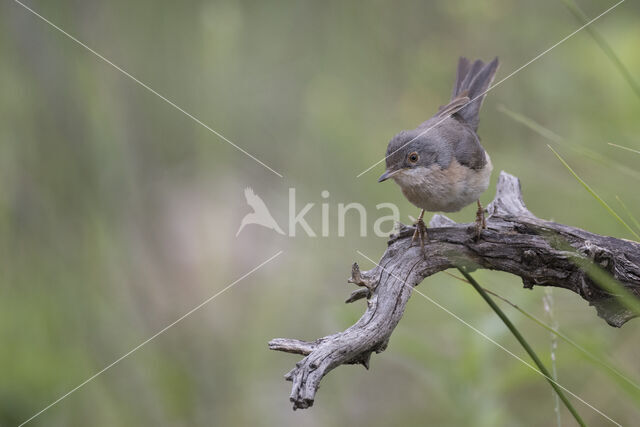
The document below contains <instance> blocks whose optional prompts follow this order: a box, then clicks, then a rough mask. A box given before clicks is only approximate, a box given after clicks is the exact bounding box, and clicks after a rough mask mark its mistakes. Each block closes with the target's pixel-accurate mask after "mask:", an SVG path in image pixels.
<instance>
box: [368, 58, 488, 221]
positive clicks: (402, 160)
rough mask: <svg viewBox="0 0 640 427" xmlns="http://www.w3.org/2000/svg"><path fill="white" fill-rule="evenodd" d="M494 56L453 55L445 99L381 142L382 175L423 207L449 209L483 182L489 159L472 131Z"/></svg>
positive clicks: (476, 193)
mask: <svg viewBox="0 0 640 427" xmlns="http://www.w3.org/2000/svg"><path fill="white" fill-rule="evenodd" d="M497 68H498V59H497V58H495V59H494V60H493V61H491V62H489V63H484V62H483V61H481V60H477V61H474V62H473V63H472V62H470V61H469V60H468V59H466V58H460V60H459V61H458V71H457V76H456V80H455V83H454V86H453V92H452V96H451V101H450V102H449V103H448V104H446V105H444V106H442V107H440V109H439V111H438V112H437V113H436V114H435V115H434V116H432V117H431V118H430V119H428V120H427V121H425V122H424V123H422V124H420V125H419V126H418V127H417V128H416V129H413V130H405V131H402V132H400V133H398V134H397V135H395V136H394V137H393V138H392V139H391V141H390V142H389V145H388V146H387V156H386V166H387V171H386V172H385V173H384V174H383V175H382V176H381V177H380V179H379V181H384V180H386V179H388V178H393V180H394V181H395V182H396V183H397V184H398V185H400V187H401V188H402V192H403V194H404V195H405V196H406V197H407V199H409V201H411V202H412V203H413V204H415V205H416V206H418V207H420V208H422V209H424V210H428V211H446V212H452V211H456V210H459V209H461V208H462V207H464V206H466V205H467V204H469V203H471V202H473V201H474V200H476V199H477V198H478V197H479V196H480V194H482V192H484V191H485V190H486V188H487V186H488V185H489V177H490V175H491V169H492V165H491V162H490V159H489V156H488V155H487V154H486V152H485V150H484V148H483V147H482V145H480V139H479V138H478V135H477V134H476V130H477V128H478V115H479V112H480V106H481V104H482V101H483V100H484V96H485V92H486V91H487V89H488V88H489V86H490V85H491V82H492V80H493V78H494V76H495V73H496V70H497Z"/></svg>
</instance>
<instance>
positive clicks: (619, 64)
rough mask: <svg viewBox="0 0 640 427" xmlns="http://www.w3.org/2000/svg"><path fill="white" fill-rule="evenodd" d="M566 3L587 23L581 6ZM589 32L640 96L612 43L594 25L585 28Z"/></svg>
mask: <svg viewBox="0 0 640 427" xmlns="http://www.w3.org/2000/svg"><path fill="white" fill-rule="evenodd" d="M562 2H563V3H564V5H565V6H566V7H567V9H569V11H570V12H571V13H572V14H573V16H575V17H576V19H577V20H578V22H580V23H581V24H586V23H587V22H588V21H589V18H588V17H587V15H585V13H584V12H583V11H582V9H580V7H579V6H578V5H577V4H576V3H575V2H574V1H573V0H562ZM585 30H586V31H587V33H589V35H590V36H591V37H592V38H593V40H595V42H596V43H597V44H598V46H600V49H602V51H603V52H604V54H605V55H607V57H608V58H609V59H610V60H611V62H612V63H613V65H614V66H615V67H616V68H617V69H618V71H619V72H620V74H622V77H623V78H624V79H625V80H626V81H627V83H629V86H631V89H632V90H633V91H634V92H635V94H636V96H637V97H638V98H640V86H639V85H638V83H637V82H636V81H635V80H634V78H633V76H632V75H631V73H630V72H629V70H628V69H627V67H626V66H625V65H624V63H623V62H622V61H621V60H620V57H618V55H617V54H616V52H615V51H614V50H613V48H612V47H611V45H610V44H609V43H608V42H607V40H606V39H605V38H604V37H603V36H602V34H600V33H599V32H598V30H596V29H595V28H594V27H593V26H588V27H586V28H585Z"/></svg>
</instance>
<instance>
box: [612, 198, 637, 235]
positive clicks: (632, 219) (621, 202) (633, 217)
mask: <svg viewBox="0 0 640 427" xmlns="http://www.w3.org/2000/svg"><path fill="white" fill-rule="evenodd" d="M616 200H618V202H619V203H620V205H621V206H622V209H623V210H624V211H625V213H626V214H627V216H628V217H629V218H631V222H633V225H635V227H636V228H637V229H638V230H640V222H638V220H637V219H636V217H635V216H634V215H633V214H632V213H631V211H630V210H629V208H627V205H626V204H625V203H624V202H623V201H622V199H621V198H620V197H619V196H616Z"/></svg>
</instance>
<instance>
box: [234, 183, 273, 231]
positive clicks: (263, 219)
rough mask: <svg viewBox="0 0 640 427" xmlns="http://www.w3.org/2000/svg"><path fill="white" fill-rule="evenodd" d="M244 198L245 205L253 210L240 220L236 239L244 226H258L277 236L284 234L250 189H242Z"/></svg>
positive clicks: (258, 197)
mask: <svg viewBox="0 0 640 427" xmlns="http://www.w3.org/2000/svg"><path fill="white" fill-rule="evenodd" d="M244 197H245V199H247V204H248V205H249V206H251V207H252V208H253V212H251V213H248V214H246V215H245V216H244V218H242V221H241V222H240V228H238V232H237V233H236V237H238V235H239V234H240V232H241V231H242V229H243V228H244V227H245V225H249V224H258V225H261V226H263V227H267V228H270V229H272V230H275V231H276V232H277V233H278V234H284V231H282V229H281V228H280V226H279V225H278V223H277V222H276V220H275V219H273V216H271V213H270V212H269V209H268V208H267V205H265V204H264V201H263V200H262V199H261V198H260V196H258V195H257V194H256V193H254V192H253V190H252V189H251V188H250V187H247V188H245V189H244Z"/></svg>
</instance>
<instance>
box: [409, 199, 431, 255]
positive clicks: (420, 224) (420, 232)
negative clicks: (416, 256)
mask: <svg viewBox="0 0 640 427" xmlns="http://www.w3.org/2000/svg"><path fill="white" fill-rule="evenodd" d="M422 218H424V209H422V210H421V211H420V216H418V220H417V221H416V224H415V225H416V231H414V232H413V237H412V238H411V246H413V244H414V243H415V242H416V240H420V248H421V249H422V256H423V257H425V258H426V257H427V255H426V252H425V250H424V241H425V240H428V239H429V235H428V234H427V226H426V225H425V223H424V220H423V219H422Z"/></svg>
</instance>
